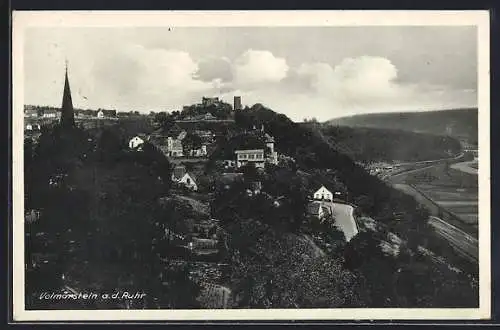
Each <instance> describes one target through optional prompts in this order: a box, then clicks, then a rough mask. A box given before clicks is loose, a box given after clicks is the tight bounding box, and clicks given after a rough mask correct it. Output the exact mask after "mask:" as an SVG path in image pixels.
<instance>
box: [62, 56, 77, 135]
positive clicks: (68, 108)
mask: <svg viewBox="0 0 500 330" xmlns="http://www.w3.org/2000/svg"><path fill="white" fill-rule="evenodd" d="M61 126H62V127H66V128H69V127H74V126H75V114H74V111H73V100H72V99H71V89H70V87H69V79H68V61H67V60H66V69H65V77H64V91H63V99H62V105H61Z"/></svg>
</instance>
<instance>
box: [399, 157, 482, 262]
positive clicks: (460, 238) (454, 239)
mask: <svg viewBox="0 0 500 330" xmlns="http://www.w3.org/2000/svg"><path fill="white" fill-rule="evenodd" d="M458 164H461V163H458ZM438 165H439V164H433V165H430V166H426V167H423V168H419V169H415V170H411V171H406V172H403V173H400V174H397V175H395V176H393V177H390V178H389V181H390V182H391V183H392V186H393V187H394V188H396V189H398V190H401V191H404V192H405V193H408V194H410V195H412V196H414V197H415V199H416V200H417V201H418V202H419V203H421V204H423V205H424V206H427V207H429V205H428V204H429V203H431V204H432V203H433V202H432V201H430V200H427V197H426V196H423V195H421V193H420V192H419V191H417V190H415V189H414V188H412V187H410V186H408V185H406V184H400V183H398V182H401V181H400V180H401V179H404V176H406V175H408V174H411V173H415V172H418V171H423V170H426V169H428V168H432V167H434V166H438ZM409 190H411V191H409ZM413 190H415V191H413ZM427 207H426V208H427ZM429 224H430V225H431V226H432V227H433V228H434V229H435V231H436V233H437V234H438V235H440V236H441V237H443V238H444V239H446V240H447V241H448V242H449V243H450V244H451V245H452V246H453V247H454V248H455V250H456V251H457V252H458V253H460V254H461V255H462V256H464V257H466V258H467V259H469V260H471V261H473V262H477V261H478V256H479V244H478V241H477V239H476V238H474V237H472V236H471V235H469V234H467V233H466V232H464V231H463V230H461V229H459V228H457V227H455V226H453V225H452V224H450V223H448V222H446V221H444V220H442V219H440V218H438V217H436V216H431V217H429Z"/></svg>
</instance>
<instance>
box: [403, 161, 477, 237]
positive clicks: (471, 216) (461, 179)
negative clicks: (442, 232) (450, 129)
mask: <svg viewBox="0 0 500 330" xmlns="http://www.w3.org/2000/svg"><path fill="white" fill-rule="evenodd" d="M406 183H407V184H410V185H412V186H413V187H414V188H415V189H416V190H418V191H419V192H420V193H421V194H423V195H424V196H425V197H427V198H429V199H430V200H432V202H434V203H435V204H437V205H438V206H439V207H440V208H442V210H440V211H439V212H440V213H443V212H442V211H443V210H445V211H447V212H449V213H450V215H451V217H453V218H455V217H456V218H457V220H459V221H461V222H462V223H463V225H465V226H459V227H462V228H464V229H465V230H466V231H468V232H469V233H471V234H475V233H474V232H476V231H477V222H478V212H479V211H478V182H477V175H474V174H470V173H465V172H462V171H459V170H457V169H453V168H450V167H448V166H446V165H445V164H443V165H439V166H435V167H432V168H429V169H426V170H423V171H420V172H417V173H413V174H411V175H409V176H408V177H407V178H406ZM467 228H469V230H467Z"/></svg>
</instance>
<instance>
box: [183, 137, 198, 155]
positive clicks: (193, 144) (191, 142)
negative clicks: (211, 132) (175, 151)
mask: <svg viewBox="0 0 500 330" xmlns="http://www.w3.org/2000/svg"><path fill="white" fill-rule="evenodd" d="M202 142H203V140H202V139H201V137H199V136H198V135H196V134H193V133H187V135H186V137H184V139H183V140H182V149H183V151H184V154H189V152H190V151H191V150H196V149H199V148H201V146H202Z"/></svg>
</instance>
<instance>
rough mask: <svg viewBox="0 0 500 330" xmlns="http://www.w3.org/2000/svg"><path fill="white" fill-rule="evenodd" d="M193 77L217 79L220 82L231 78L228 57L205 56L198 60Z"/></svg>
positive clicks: (206, 79)
mask: <svg viewBox="0 0 500 330" xmlns="http://www.w3.org/2000/svg"><path fill="white" fill-rule="evenodd" d="M195 78H196V79H199V80H201V81H206V82H211V81H213V80H217V79H219V80H220V81H221V82H229V81H232V80H233V71H232V67H231V62H230V60H229V59H228V58H207V59H203V60H201V61H200V62H198V71H196V73H195Z"/></svg>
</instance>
